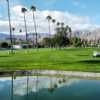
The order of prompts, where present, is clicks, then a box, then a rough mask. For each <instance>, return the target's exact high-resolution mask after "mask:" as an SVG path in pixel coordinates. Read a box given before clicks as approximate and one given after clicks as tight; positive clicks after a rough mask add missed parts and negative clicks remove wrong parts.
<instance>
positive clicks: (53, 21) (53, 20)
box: [52, 19, 56, 30]
mask: <svg viewBox="0 0 100 100" xmlns="http://www.w3.org/2000/svg"><path fill="white" fill-rule="evenodd" d="M52 23H53V24H54V30H55V23H56V20H55V19H52Z"/></svg>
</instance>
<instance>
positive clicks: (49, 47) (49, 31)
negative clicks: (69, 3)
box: [48, 20, 51, 48]
mask: <svg viewBox="0 0 100 100" xmlns="http://www.w3.org/2000/svg"><path fill="white" fill-rule="evenodd" d="M48 24H49V26H48V28H49V38H51V36H50V35H51V27H50V21H49V20H48ZM49 48H51V42H50V44H49Z"/></svg>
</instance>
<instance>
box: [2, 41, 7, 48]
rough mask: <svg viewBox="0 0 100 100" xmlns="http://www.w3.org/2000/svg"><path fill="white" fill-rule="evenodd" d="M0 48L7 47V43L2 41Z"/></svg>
mask: <svg viewBox="0 0 100 100" xmlns="http://www.w3.org/2000/svg"><path fill="white" fill-rule="evenodd" d="M1 48H9V44H8V43H7V42H2V43H1Z"/></svg>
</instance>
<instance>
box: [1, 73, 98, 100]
mask: <svg viewBox="0 0 100 100" xmlns="http://www.w3.org/2000/svg"><path fill="white" fill-rule="evenodd" d="M7 76H8V77H7ZM0 100H100V80H95V79H92V80H89V79H79V78H71V77H67V76H66V77H65V76H59V77H58V76H51V75H49V76H36V75H27V76H26V75H16V76H15V75H14V74H12V75H5V76H1V77H0Z"/></svg>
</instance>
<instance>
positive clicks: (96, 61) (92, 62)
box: [79, 60, 100, 64]
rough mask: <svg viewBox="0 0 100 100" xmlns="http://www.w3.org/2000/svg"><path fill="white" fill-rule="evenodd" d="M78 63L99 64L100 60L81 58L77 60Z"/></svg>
mask: <svg viewBox="0 0 100 100" xmlns="http://www.w3.org/2000/svg"><path fill="white" fill-rule="evenodd" d="M79 62H80V63H86V64H100V60H83V61H79Z"/></svg>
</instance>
